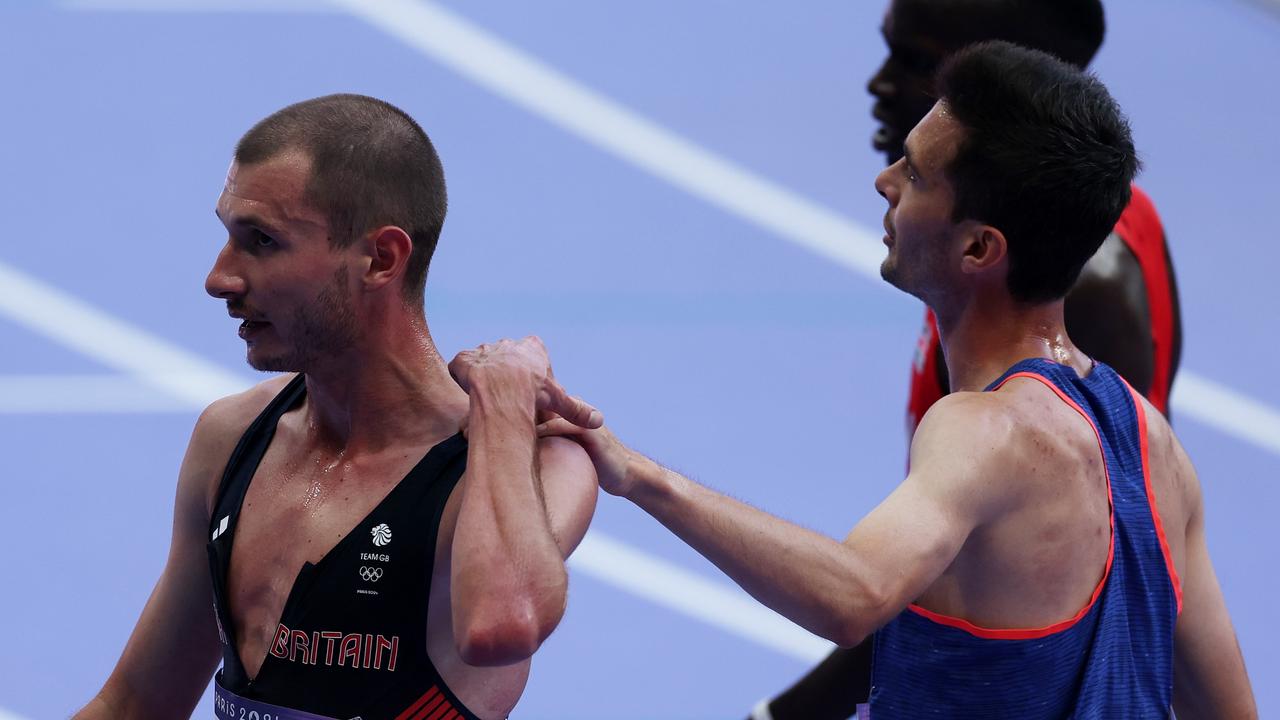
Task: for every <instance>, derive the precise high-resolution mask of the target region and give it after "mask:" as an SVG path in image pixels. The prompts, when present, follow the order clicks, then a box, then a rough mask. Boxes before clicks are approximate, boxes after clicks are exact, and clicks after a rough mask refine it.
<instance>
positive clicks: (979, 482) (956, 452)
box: [908, 392, 1020, 520]
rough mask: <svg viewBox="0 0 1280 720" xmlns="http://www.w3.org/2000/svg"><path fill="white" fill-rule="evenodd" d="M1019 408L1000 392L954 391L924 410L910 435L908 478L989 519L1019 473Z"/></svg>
mask: <svg viewBox="0 0 1280 720" xmlns="http://www.w3.org/2000/svg"><path fill="white" fill-rule="evenodd" d="M1019 415H1020V408H1019V404H1018V403H1014V402H1010V398H1009V397H1008V396H1005V397H1001V396H1000V395H999V394H997V393H986V392H983V393H979V392H955V393H951V394H950V395H947V396H946V397H944V398H942V399H941V400H939V401H938V402H936V403H934V405H933V407H931V408H929V411H928V412H927V413H925V416H924V418H922V419H921V421H920V426H919V427H918V428H917V429H916V433H915V435H914V436H913V437H912V440H911V472H910V474H909V475H908V481H910V482H914V483H923V484H924V487H926V488H927V489H928V490H929V491H930V492H931V493H934V494H936V495H937V496H939V497H943V498H945V499H947V500H948V501H949V502H952V503H958V504H959V505H962V506H965V507H968V508H969V509H970V510H971V511H972V512H973V514H974V516H975V517H977V518H979V519H980V520H981V519H990V518H991V517H994V516H995V515H997V514H999V513H1000V512H1001V511H1002V509H1003V508H1005V507H1006V503H1005V502H1004V499H1005V497H1006V496H1007V495H1008V494H1009V492H1010V489H1011V485H1010V483H1008V482H1007V481H1006V480H1007V478H1010V477H1017V476H1018V473H1017V472H1016V468H1015V467H1013V465H1012V463H1013V462H1014V461H1015V460H1016V458H1017V449H1018V442H1019V438H1018V428H1019Z"/></svg>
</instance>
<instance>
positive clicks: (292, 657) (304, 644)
mask: <svg viewBox="0 0 1280 720" xmlns="http://www.w3.org/2000/svg"><path fill="white" fill-rule="evenodd" d="M289 643H290V645H292V646H293V647H291V648H289V662H298V651H299V650H301V651H302V662H304V663H305V662H306V661H307V651H308V650H310V649H311V636H310V635H307V634H306V633H304V632H302V631H301V630H294V631H293V632H292V633H290V637H289Z"/></svg>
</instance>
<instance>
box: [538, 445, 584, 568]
mask: <svg viewBox="0 0 1280 720" xmlns="http://www.w3.org/2000/svg"><path fill="white" fill-rule="evenodd" d="M538 477H539V480H540V481H541V483H542V496H543V500H544V502H545V503H546V508H547V523H548V524H549V525H550V527H551V534H552V536H553V537H554V538H555V541H556V545H557V546H558V547H559V548H560V554H561V555H562V556H563V557H568V556H569V554H570V553H572V552H573V550H574V548H576V547H577V546H578V543H580V542H582V537H583V536H584V535H585V534H586V532H587V526H588V525H590V524H591V516H592V515H594V514H595V509H596V496H597V495H598V489H597V488H598V486H597V484H596V471H595V466H594V465H592V463H591V458H590V457H589V456H588V455H587V452H586V450H583V449H582V446H580V445H578V444H577V443H576V442H574V441H572V440H569V439H568V438H563V437H548V438H543V439H541V440H539V441H538Z"/></svg>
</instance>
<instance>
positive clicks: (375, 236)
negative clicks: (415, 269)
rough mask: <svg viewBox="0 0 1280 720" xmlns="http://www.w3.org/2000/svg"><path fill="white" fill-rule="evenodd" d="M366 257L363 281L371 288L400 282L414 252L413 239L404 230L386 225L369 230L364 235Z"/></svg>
mask: <svg viewBox="0 0 1280 720" xmlns="http://www.w3.org/2000/svg"><path fill="white" fill-rule="evenodd" d="M363 242H364V248H365V256H366V257H365V259H366V262H367V263H368V266H367V267H366V268H365V269H364V274H363V276H362V277H361V281H362V282H363V283H364V286H365V287H366V288H368V289H370V290H373V289H377V288H381V287H385V286H387V285H389V284H392V283H395V282H398V281H399V280H400V279H401V278H402V277H403V276H404V270H405V267H406V266H407V265H408V264H409V255H410V254H412V253H413V239H412V238H410V237H409V234H408V233H406V232H405V231H404V230H402V229H400V228H398V227H396V226H394V225H385V226H383V227H380V228H376V229H374V230H371V231H369V233H368V234H366V235H365V237H364V240H363Z"/></svg>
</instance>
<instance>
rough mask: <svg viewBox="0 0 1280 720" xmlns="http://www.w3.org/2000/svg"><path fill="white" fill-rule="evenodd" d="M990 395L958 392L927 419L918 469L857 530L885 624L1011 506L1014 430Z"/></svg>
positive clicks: (917, 451) (850, 542)
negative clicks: (1006, 478)
mask: <svg viewBox="0 0 1280 720" xmlns="http://www.w3.org/2000/svg"><path fill="white" fill-rule="evenodd" d="M992 403H993V400H992V398H991V397H989V396H988V394H985V393H984V394H978V393H960V394H952V395H948V396H947V397H945V398H943V399H942V400H940V401H939V402H938V403H936V404H935V405H934V406H933V407H932V408H930V410H929V412H928V413H926V414H925V417H924V418H923V419H922V420H921V423H920V427H919V428H918V429H917V430H916V434H915V436H914V437H913V438H912V441H911V472H910V473H909V474H908V475H907V478H906V479H905V480H903V482H902V484H900V485H899V486H898V487H897V488H896V489H895V490H894V491H893V492H892V493H891V494H890V495H889V497H887V498H885V500H884V502H882V503H880V505H879V506H878V507H876V509H875V510H873V511H871V513H870V514H869V515H867V516H866V517H865V518H863V520H862V521H861V522H859V523H858V525H857V526H856V527H855V528H854V529H853V531H852V532H851V533H849V536H848V538H847V539H846V540H845V545H847V546H849V547H851V548H852V549H853V550H854V551H855V553H856V554H857V556H859V557H860V558H863V559H864V561H865V562H866V563H867V565H868V570H867V571H868V573H869V575H870V578H872V581H873V583H874V584H875V586H876V592H877V594H878V595H879V603H878V605H879V606H880V608H881V614H882V617H879V618H877V619H878V620H879V621H881V622H885V621H888V620H889V619H891V618H892V617H893V616H894V615H896V614H897V613H898V612H900V611H901V610H902V608H904V607H906V605H907V604H908V603H910V602H912V601H913V600H915V599H916V598H918V597H920V595H922V594H923V593H924V592H925V591H926V590H927V589H928V588H929V587H930V586H931V585H932V584H933V583H934V582H935V581H936V580H937V579H938V578H939V577H941V576H942V574H943V573H944V572H946V570H947V569H948V568H949V567H950V566H951V564H952V563H953V562H954V561H955V559H956V556H957V555H959V554H960V550H961V548H962V547H964V544H965V542H967V541H968V539H969V537H970V535H971V534H972V533H973V532H974V530H975V529H977V528H978V527H979V526H981V525H982V524H983V523H985V522H988V521H989V520H990V519H992V518H993V517H995V516H997V515H998V514H999V513H1000V512H1001V511H1002V509H1003V508H1004V507H1005V506H1006V505H1007V503H1008V500H1009V497H1010V492H1011V491H1010V485H1009V483H1005V482H1001V479H1002V478H1003V477H1004V473H1006V472H1007V470H1008V467H1009V458H1008V457H1007V455H1008V452H1007V451H1008V447H1009V434H1010V433H1011V432H1012V425H1011V424H1010V422H1009V420H1008V419H1007V417H1006V416H1004V415H1003V413H1002V412H1001V411H1000V410H999V409H998V408H995V407H994V406H993V405H992Z"/></svg>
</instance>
